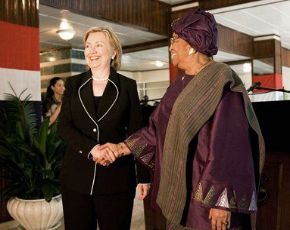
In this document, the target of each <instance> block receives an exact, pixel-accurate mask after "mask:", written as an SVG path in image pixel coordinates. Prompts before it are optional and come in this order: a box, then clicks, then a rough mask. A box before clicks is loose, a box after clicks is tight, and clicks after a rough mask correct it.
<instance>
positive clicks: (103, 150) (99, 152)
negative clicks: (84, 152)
mask: <svg viewBox="0 0 290 230" xmlns="http://www.w3.org/2000/svg"><path fill="white" fill-rule="evenodd" d="M130 153H131V151H130V149H129V148H128V147H127V145H126V144H125V143H124V142H120V143H118V144H113V143H106V144H103V145H99V144H98V145H95V146H94V148H93V149H92V150H91V152H90V154H91V156H92V159H93V161H95V162H96V163H97V164H100V165H103V166H108V165H109V164H112V163H113V162H114V161H115V160H116V159H117V158H119V157H121V156H125V155H129V154H130Z"/></svg>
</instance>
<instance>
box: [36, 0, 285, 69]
mask: <svg viewBox="0 0 290 230" xmlns="http://www.w3.org/2000/svg"><path fill="white" fill-rule="evenodd" d="M162 2H166V3H168V4H171V5H176V4H180V3H182V2H188V0H186V1H184V0H162ZM39 12H40V16H39V20H40V45H41V51H42V52H43V51H46V50H49V49H51V48H53V49H56V48H60V47H72V48H77V49H82V48H83V42H82V35H83V34H84V32H85V31H86V30H87V29H89V28H90V27H94V26H109V27H111V28H112V29H113V30H114V31H115V32H116V33H117V35H118V37H119V38H120V40H121V43H122V46H129V45H135V44H142V43H145V42H149V41H157V40H161V39H164V38H166V37H165V36H162V35H158V34H154V33H150V32H147V31H143V30H140V29H137V28H134V27H127V26H123V25H119V24H115V23H110V22H107V21H101V20H98V19H94V18H90V17H85V16H82V15H78V14H74V13H71V12H68V11H61V10H58V9H55V8H51V7H47V6H44V5H40V6H39ZM210 12H212V13H213V14H214V16H215V18H216V21H217V22H218V23H219V24H221V25H224V26H226V27H229V28H232V29H235V30H237V31H240V32H243V33H245V34H248V35H251V36H254V37H258V36H266V35H276V37H277V39H280V40H281V44H282V46H283V47H285V48H287V49H290V14H289V12H290V0H289V1H276V0H262V1H256V2H252V3H248V4H241V5H237V6H234V7H226V8H221V9H216V10H212V11H210ZM63 17H65V18H66V19H67V20H68V21H69V22H70V23H71V25H72V26H73V28H74V29H75V31H76V35H75V37H74V38H73V39H72V40H70V41H64V40H61V39H60V38H59V36H58V35H57V33H56V31H57V30H58V28H59V24H60V21H61V18H63ZM243 59H248V57H244V56H238V55H234V54H230V53H225V52H218V54H217V55H216V56H215V60H217V61H223V62H227V61H237V60H243ZM156 61H159V64H160V62H161V65H159V66H157V65H156ZM168 63H169V56H168V47H167V46H166V47H160V48H156V49H150V50H144V51H138V52H133V53H126V54H124V55H123V57H122V70H127V71H144V70H155V69H159V68H161V69H164V68H168Z"/></svg>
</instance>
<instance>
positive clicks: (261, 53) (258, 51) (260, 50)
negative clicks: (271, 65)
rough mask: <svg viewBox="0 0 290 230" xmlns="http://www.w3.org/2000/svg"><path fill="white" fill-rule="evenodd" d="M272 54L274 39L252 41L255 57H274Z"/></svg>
mask: <svg viewBox="0 0 290 230" xmlns="http://www.w3.org/2000/svg"><path fill="white" fill-rule="evenodd" d="M274 54H275V42H274V39H271V40H263V41H255V42H254V58H255V59H261V58H270V57H274Z"/></svg>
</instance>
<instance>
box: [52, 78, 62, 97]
mask: <svg viewBox="0 0 290 230" xmlns="http://www.w3.org/2000/svg"><path fill="white" fill-rule="evenodd" d="M51 88H52V90H53V92H54V93H55V94H59V95H63V93H64V90H65V87H64V81H63V80H58V81H57V82H56V83H55V85H54V86H52V87H51Z"/></svg>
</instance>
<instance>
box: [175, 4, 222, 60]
mask: <svg viewBox="0 0 290 230" xmlns="http://www.w3.org/2000/svg"><path fill="white" fill-rule="evenodd" d="M172 30H173V32H175V33H176V34H177V35H178V36H179V37H180V38H182V39H184V40H185V41H187V42H188V43H189V44H190V45H191V46H192V47H193V48H194V49H196V50H197V51H198V52H200V53H203V54H205V55H207V56H213V55H215V54H216V53H217V51H218V48H217V34H218V31H217V26H216V21H215V19H214V16H213V15H212V14H210V13H208V12H205V11H203V10H201V9H194V10H190V11H189V12H188V13H187V14H186V15H185V16H184V17H182V18H180V19H178V20H176V21H175V22H173V23H172Z"/></svg>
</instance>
